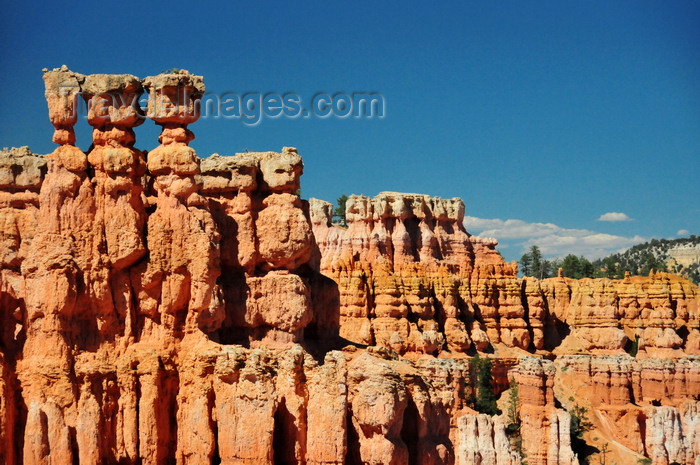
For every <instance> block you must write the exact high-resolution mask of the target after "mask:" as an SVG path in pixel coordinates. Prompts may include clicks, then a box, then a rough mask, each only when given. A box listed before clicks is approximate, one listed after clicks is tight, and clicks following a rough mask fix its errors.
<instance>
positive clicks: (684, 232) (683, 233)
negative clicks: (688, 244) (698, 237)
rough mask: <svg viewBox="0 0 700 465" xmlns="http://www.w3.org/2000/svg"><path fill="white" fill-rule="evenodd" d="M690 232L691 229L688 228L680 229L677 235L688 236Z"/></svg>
mask: <svg viewBox="0 0 700 465" xmlns="http://www.w3.org/2000/svg"><path fill="white" fill-rule="evenodd" d="M688 234H690V231H688V230H687V229H679V230H678V232H677V233H676V236H687V235H688Z"/></svg>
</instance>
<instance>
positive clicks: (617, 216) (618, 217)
mask: <svg viewBox="0 0 700 465" xmlns="http://www.w3.org/2000/svg"><path fill="white" fill-rule="evenodd" d="M598 221H610V222H613V221H632V218H630V217H629V216H627V215H625V214H624V213H620V212H608V213H605V214H603V215H600V218H598Z"/></svg>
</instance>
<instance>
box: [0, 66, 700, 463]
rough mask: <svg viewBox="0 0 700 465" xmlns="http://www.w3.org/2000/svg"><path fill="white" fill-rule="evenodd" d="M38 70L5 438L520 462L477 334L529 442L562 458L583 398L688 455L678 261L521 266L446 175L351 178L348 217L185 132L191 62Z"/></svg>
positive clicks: (21, 212) (695, 380) (292, 168)
mask: <svg viewBox="0 0 700 465" xmlns="http://www.w3.org/2000/svg"><path fill="white" fill-rule="evenodd" d="M44 81H45V83H46V98H47V102H48V107H49V117H50V121H51V123H52V124H53V126H54V128H55V132H54V137H53V140H54V142H55V143H56V144H58V145H59V147H58V148H56V150H55V151H54V152H53V153H51V154H49V155H47V156H45V157H44V156H40V155H35V154H33V153H31V152H30V151H29V149H27V148H21V149H11V150H5V151H3V152H2V153H1V154H0V463H1V464H5V465H16V464H21V463H24V464H64V463H80V464H117V463H118V464H167V463H177V464H213V463H222V464H251V465H252V464H256V465H257V464H308V465H321V464H328V465H330V464H335V465H339V464H347V465H356V464H357V465H359V464H374V465H404V464H409V465H412V464H421V465H432V464H435V465H437V464H450V465H453V464H454V465H466V464H484V465H485V464H494V465H496V464H498V465H506V464H513V465H515V464H520V463H521V461H522V457H523V455H521V451H520V450H519V447H518V443H517V441H515V438H514V436H513V434H512V429H511V428H510V426H509V421H510V420H509V418H508V417H507V415H506V414H505V413H504V414H503V415H498V416H494V417H491V416H488V415H485V414H479V413H477V412H475V411H474V410H473V408H474V403H473V399H474V396H475V395H476V394H477V393H476V391H475V387H474V379H475V374H474V373H473V372H472V367H471V365H470V358H471V356H472V355H474V353H475V352H476V351H479V352H481V353H482V356H488V357H489V358H491V360H492V361H493V362H494V370H493V375H494V391H495V393H496V394H501V400H500V401H499V404H500V406H501V409H502V410H504V412H505V411H506V410H507V402H508V400H507V397H508V396H507V395H505V393H504V391H505V390H506V389H508V386H509V380H510V379H514V380H515V381H516V383H517V385H518V391H519V396H518V411H519V415H518V416H519V419H520V423H521V426H520V430H519V431H520V433H519V437H520V440H522V452H523V453H524V454H526V455H525V456H526V457H527V463H529V464H530V465H533V464H573V463H576V461H577V459H576V456H575V453H574V451H573V450H572V441H571V437H570V430H569V422H570V415H569V412H567V410H569V411H573V408H574V406H576V405H578V406H585V407H586V408H588V409H589V419H590V421H591V422H592V423H593V426H594V428H595V429H594V430H593V431H591V432H589V433H587V434H586V436H585V437H584V438H585V439H586V441H587V442H588V443H589V444H590V445H592V446H593V447H596V448H597V449H598V450H601V448H603V445H604V444H605V443H609V445H610V453H611V454H613V457H615V458H616V459H617V460H618V463H636V460H637V459H638V458H642V457H645V456H646V457H650V458H651V459H652V461H653V463H655V464H670V463H672V462H673V461H676V462H678V463H682V464H695V463H697V461H698V460H700V446H699V445H698V444H700V440H698V438H700V430H698V426H697V425H698V424H700V400H699V397H700V319H699V318H700V317H699V313H698V307H699V302H700V300H699V299H700V297H699V295H700V293H699V291H698V288H697V287H696V286H694V285H692V284H691V283H689V282H688V281H685V280H683V279H681V278H678V277H676V276H673V275H668V274H653V275H651V276H649V277H630V278H625V279H624V280H618V281H611V280H606V279H597V280H588V279H584V280H580V281H577V280H572V279H567V278H563V277H559V278H552V279H546V280H542V281H539V280H536V279H534V278H518V277H517V270H516V266H515V264H507V263H504V262H503V260H502V259H501V257H500V255H499V254H498V252H497V251H496V249H495V247H496V245H497V242H496V241H495V240H493V239H486V238H479V237H475V236H470V235H469V234H468V233H467V232H466V231H465V230H464V226H463V224H462V222H463V217H464V204H463V202H462V201H461V200H459V199H451V200H443V199H438V198H434V197H429V196H425V195H418V194H399V193H382V194H380V195H378V196H377V197H375V198H368V197H363V196H351V197H350V199H349V200H348V203H347V206H346V208H347V220H348V228H347V229H344V228H340V227H338V226H334V225H332V224H331V222H330V215H331V211H332V207H331V205H330V204H328V203H326V202H322V201H317V200H313V199H312V200H311V202H310V203H309V202H306V201H304V200H302V199H300V198H299V196H298V195H297V192H298V189H299V182H300V176H301V174H302V170H303V164H302V161H301V158H300V156H299V155H298V154H297V151H296V150H295V149H292V148H284V149H283V150H282V151H281V153H275V152H264V153H245V154H238V155H235V156H219V155H212V156H210V157H208V158H204V159H200V158H199V157H198V156H197V155H196V153H195V152H194V150H193V149H192V148H191V147H189V145H188V144H189V142H190V141H191V140H192V139H193V138H194V134H193V133H192V132H191V130H190V129H189V128H188V126H189V125H190V124H192V123H194V122H196V121H197V119H198V117H199V107H198V104H197V100H198V99H199V98H200V96H201V94H202V93H203V92H204V84H203V79H202V78H201V77H200V76H195V75H191V74H189V73H187V72H185V71H183V72H180V73H177V74H161V75H158V76H152V77H148V78H146V79H144V80H140V79H138V78H137V77H135V76H131V75H89V76H84V75H81V74H78V73H74V72H72V71H70V70H68V69H67V68H65V67H63V68H60V69H56V70H53V71H46V72H45V74H44ZM144 91H145V92H148V94H149V107H148V110H147V111H146V112H145V114H144V112H143V111H142V110H141V108H140V107H139V106H138V105H137V102H138V98H139V97H140V95H141V94H142V93H143V92H144ZM78 96H82V98H84V99H85V100H86V102H88V108H89V111H88V114H87V120H88V123H89V124H90V125H91V126H93V127H94V130H93V144H92V146H91V148H90V150H89V151H88V153H87V154H86V153H83V152H82V151H81V150H80V149H79V148H78V147H76V146H75V145H74V144H75V142H76V140H75V132H74V130H73V127H74V125H75V124H76V123H77V121H78V118H77V112H76V107H77V105H78V103H79V102H78V100H77V98H78ZM146 117H147V118H150V119H151V120H153V121H154V122H155V123H156V124H158V125H160V126H161V127H162V132H161V135H160V137H159V142H160V145H159V146H158V147H156V148H155V149H154V150H152V151H150V152H148V153H147V152H144V151H141V150H139V149H137V148H135V142H136V141H135V137H134V131H133V128H134V127H135V126H137V125H139V124H142V123H143V122H144V121H145V118H146ZM633 342H634V343H635V344H636V346H637V348H638V352H637V353H636V356H635V357H633V356H631V355H629V354H628V353H627V352H626V351H625V350H626V349H627V350H629V348H630V346H631V345H632V343H633ZM605 447H608V445H607V444H606V445H605Z"/></svg>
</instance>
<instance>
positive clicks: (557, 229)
mask: <svg viewBox="0 0 700 465" xmlns="http://www.w3.org/2000/svg"><path fill="white" fill-rule="evenodd" d="M464 226H465V227H466V228H467V231H469V232H470V233H472V234H478V235H480V236H485V237H495V238H496V239H498V240H499V242H501V243H504V244H503V245H506V246H507V245H510V246H511V247H512V246H516V247H520V249H521V251H522V252H521V253H524V252H525V251H527V249H529V248H530V246H532V245H537V246H538V247H539V248H540V250H541V251H542V253H543V254H544V255H545V256H548V257H557V256H565V255H568V254H570V253H571V254H575V255H584V256H585V257H587V258H590V259H593V258H599V257H604V256H606V255H609V254H611V253H615V252H619V251H622V250H624V249H626V248H628V247H631V246H633V245H635V244H639V243H640V242H644V241H645V240H646V239H645V238H643V237H641V236H637V235H636V236H633V237H624V236H615V235H613V234H604V233H599V232H596V231H590V230H588V229H572V228H562V227H561V226H557V225H556V224H553V223H528V222H526V221H523V220H514V219H509V220H501V219H498V218H477V217H474V216H466V217H465V218H464ZM499 248H503V246H501V245H499ZM512 248H514V247H512Z"/></svg>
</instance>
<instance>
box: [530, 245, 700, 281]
mask: <svg viewBox="0 0 700 465" xmlns="http://www.w3.org/2000/svg"><path fill="white" fill-rule="evenodd" d="M698 244H700V236H695V235H691V236H690V237H687V238H681V239H652V240H651V241H649V242H645V243H643V244H637V245H635V246H634V247H631V248H629V249H628V250H626V251H624V252H621V253H615V254H612V255H609V256H607V257H603V258H599V259H597V260H593V261H590V260H588V259H587V258H586V257H584V256H582V255H581V256H578V257H577V256H576V255H573V254H569V255H567V256H566V257H564V258H553V259H551V260H546V259H544V257H543V256H542V252H541V250H540V248H539V247H538V246H536V245H533V246H532V247H530V249H529V250H528V252H526V253H525V254H523V256H522V257H521V258H520V261H519V262H518V271H519V272H520V275H521V276H533V277H535V278H539V279H544V278H552V277H555V276H557V275H558V272H559V268H561V269H562V271H563V274H564V276H565V277H567V278H574V279H581V278H611V279H622V278H624V277H625V273H626V272H629V273H630V275H632V276H635V275H639V276H647V275H649V272H650V271H651V270H654V271H664V272H671V273H676V274H678V275H680V276H683V277H684V278H686V279H689V280H690V281H692V282H694V283H695V284H700V262H696V263H693V264H691V265H689V266H682V265H680V264H676V263H675V262H674V261H673V260H672V257H671V256H670V255H669V251H670V250H671V249H673V248H677V247H688V246H690V247H692V246H697V245H698Z"/></svg>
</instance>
